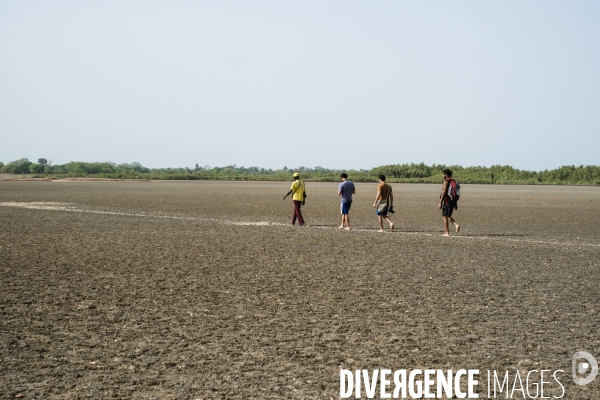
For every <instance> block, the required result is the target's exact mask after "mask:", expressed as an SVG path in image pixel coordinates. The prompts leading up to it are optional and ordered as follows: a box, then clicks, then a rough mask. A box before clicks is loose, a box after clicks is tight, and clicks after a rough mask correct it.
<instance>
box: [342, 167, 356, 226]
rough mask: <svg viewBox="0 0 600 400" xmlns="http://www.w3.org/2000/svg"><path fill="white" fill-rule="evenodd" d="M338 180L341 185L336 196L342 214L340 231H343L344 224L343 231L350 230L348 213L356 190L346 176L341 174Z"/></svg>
mask: <svg viewBox="0 0 600 400" xmlns="http://www.w3.org/2000/svg"><path fill="white" fill-rule="evenodd" d="M340 178H341V179H342V183H340V185H339V186H338V196H340V200H341V203H342V204H341V207H340V208H341V212H342V225H340V229H344V224H345V225H346V228H345V229H346V230H350V217H349V216H348V213H349V212H350V206H351V205H352V195H353V194H355V193H356V189H355V188H354V183H353V182H352V181H349V180H348V174H346V173H345V172H343V173H342V174H341V175H340Z"/></svg>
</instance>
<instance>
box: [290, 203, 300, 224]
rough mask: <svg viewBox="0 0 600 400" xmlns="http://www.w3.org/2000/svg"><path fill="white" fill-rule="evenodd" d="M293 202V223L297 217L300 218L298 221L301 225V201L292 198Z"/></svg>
mask: <svg viewBox="0 0 600 400" xmlns="http://www.w3.org/2000/svg"><path fill="white" fill-rule="evenodd" d="M292 202H293V203H294V217H293V218H292V225H295V224H296V219H297V220H298V223H299V224H300V225H302V220H301V219H300V204H301V203H300V202H299V201H297V200H292Z"/></svg>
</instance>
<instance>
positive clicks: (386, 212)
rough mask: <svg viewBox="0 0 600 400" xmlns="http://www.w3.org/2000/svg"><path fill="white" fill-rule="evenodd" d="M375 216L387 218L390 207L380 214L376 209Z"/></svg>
mask: <svg viewBox="0 0 600 400" xmlns="http://www.w3.org/2000/svg"><path fill="white" fill-rule="evenodd" d="M375 214H377V215H379V216H381V217H386V216H387V214H388V207H386V208H385V210H383V211H381V212H379V211H377V209H375Z"/></svg>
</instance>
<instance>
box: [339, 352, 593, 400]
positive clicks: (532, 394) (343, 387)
mask: <svg viewBox="0 0 600 400" xmlns="http://www.w3.org/2000/svg"><path fill="white" fill-rule="evenodd" d="M564 372H565V371H564V370H561V369H557V370H550V369H541V370H536V369H534V370H530V371H526V372H523V371H519V370H516V371H508V370H505V371H495V370H493V371H487V373H486V374H484V376H483V377H482V376H480V373H479V370H478V369H469V370H466V369H459V370H456V371H453V370H441V369H438V370H435V369H426V370H420V369H414V370H406V369H399V370H396V371H392V370H389V369H380V370H379V369H374V370H371V371H370V370H366V369H363V370H360V369H359V370H356V371H351V370H347V369H342V370H340V398H342V399H347V398H350V397H354V398H357V399H359V398H362V396H363V394H364V396H366V397H367V398H369V399H373V398H375V396H376V394H377V395H379V398H381V399H390V398H394V399H398V398H400V399H421V398H430V399H433V398H437V399H441V398H448V399H452V398H457V399H465V398H467V399H478V398H488V399H495V398H509V399H515V398H522V399H535V398H542V399H550V398H555V399H561V398H563V397H564V396H565V394H566V390H565V386H564V385H563V384H562V382H564V379H565V377H564ZM482 375H483V374H482ZM486 375H487V376H486ZM597 375H598V362H597V361H596V359H595V358H594V356H592V355H591V354H590V353H587V352H585V351H579V352H577V353H575V354H574V355H573V381H574V382H575V384H576V385H580V386H581V385H588V384H590V383H591V382H593V381H594V379H596V376H597ZM486 378H487V379H486ZM561 381H562V382H561ZM480 382H481V383H482V385H481V386H483V387H480ZM484 385H485V386H484ZM378 389H379V390H378ZM486 389H487V393H485V390H486ZM486 394H487V396H486ZM550 394H552V395H550Z"/></svg>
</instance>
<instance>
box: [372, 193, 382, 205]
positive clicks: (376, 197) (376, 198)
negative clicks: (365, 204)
mask: <svg viewBox="0 0 600 400" xmlns="http://www.w3.org/2000/svg"><path fill="white" fill-rule="evenodd" d="M380 196H381V190H378V191H377V196H375V203H373V208H375V207H377V200H379V197H380Z"/></svg>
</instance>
